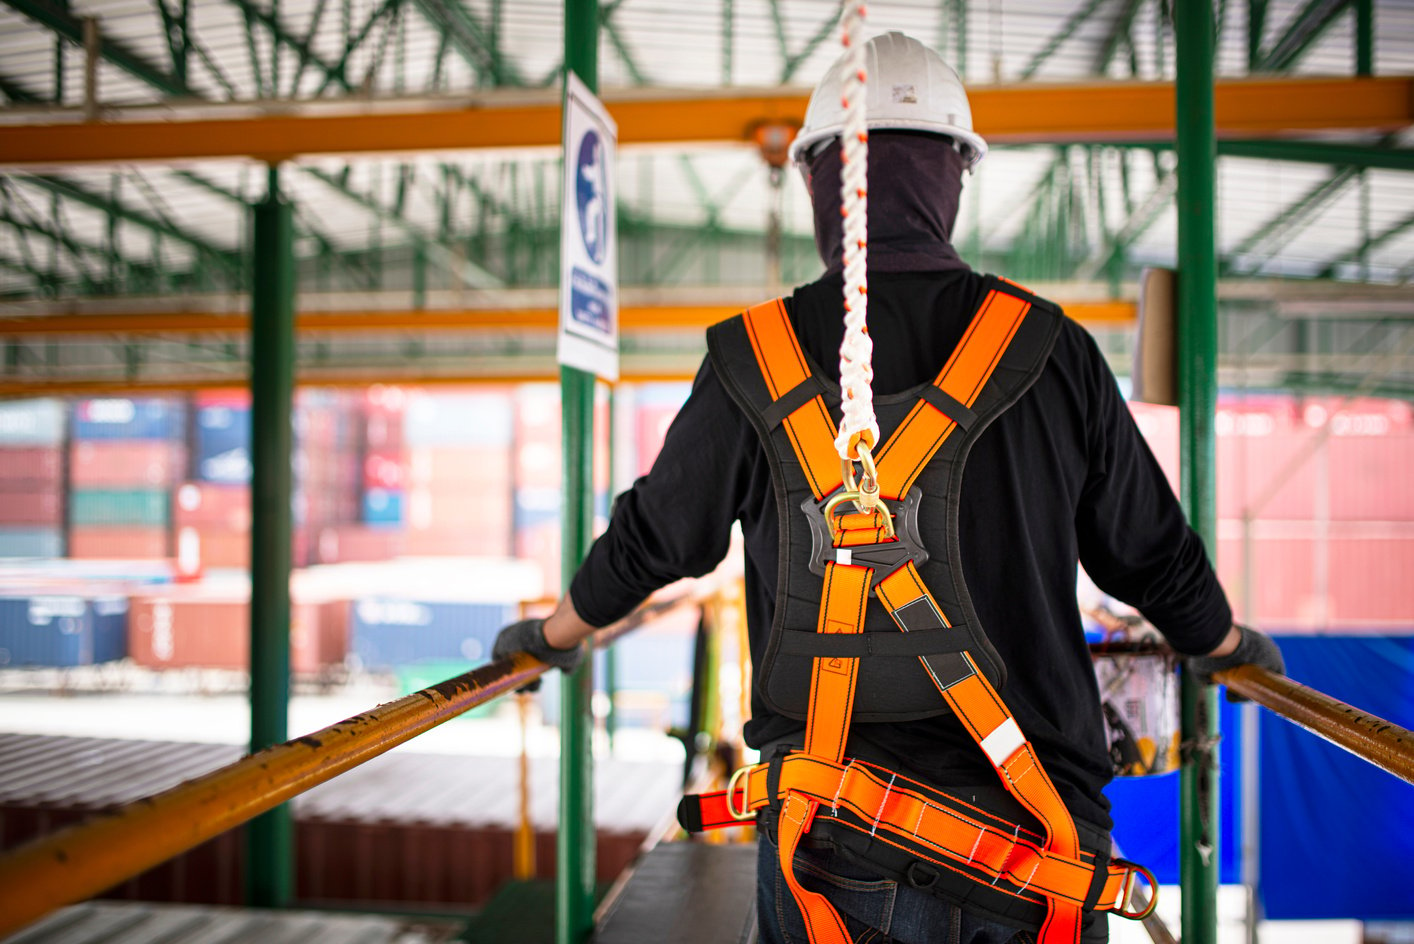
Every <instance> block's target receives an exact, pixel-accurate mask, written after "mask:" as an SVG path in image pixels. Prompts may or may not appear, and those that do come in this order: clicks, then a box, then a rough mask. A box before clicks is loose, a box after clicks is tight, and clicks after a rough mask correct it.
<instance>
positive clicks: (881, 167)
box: [810, 131, 968, 273]
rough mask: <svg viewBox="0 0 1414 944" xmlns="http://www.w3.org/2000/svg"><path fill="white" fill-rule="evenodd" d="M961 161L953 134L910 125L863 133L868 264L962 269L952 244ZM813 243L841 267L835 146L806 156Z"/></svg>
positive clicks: (884, 268)
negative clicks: (866, 147) (865, 143)
mask: <svg viewBox="0 0 1414 944" xmlns="http://www.w3.org/2000/svg"><path fill="white" fill-rule="evenodd" d="M964 166H965V165H964V160H963V157H962V155H961V154H959V153H958V151H957V149H956V148H954V147H953V143H952V140H951V139H949V138H944V137H941V136H939V135H936V134H927V133H924V132H915V131H874V132H870V134H869V184H870V186H869V268H870V269H872V270H875V271H879V272H939V271H945V270H948V269H966V268H968V266H967V263H965V262H963V261H962V259H961V258H959V257H958V254H957V251H956V250H954V249H953V247H952V231H953V223H954V222H955V221H956V220H957V207H958V201H959V200H960V199H961V198H962V171H963V167H964ZM810 191H811V193H810V197H811V202H812V203H813V204H814V208H815V248H816V249H818V250H819V252H820V258H821V259H822V260H823V261H824V263H825V269H826V271H827V272H828V273H837V272H839V271H841V270H842V269H843V268H844V257H843V250H842V248H841V245H840V243H841V240H842V238H843V220H842V218H841V217H840V149H839V145H838V143H837V142H831V143H830V144H829V145H826V146H825V147H823V148H822V149H821V150H820V151H819V152H818V153H817V154H816V155H815V156H814V157H813V158H812V159H811V161H810Z"/></svg>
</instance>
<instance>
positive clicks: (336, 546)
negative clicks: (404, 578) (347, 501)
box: [310, 524, 406, 564]
mask: <svg viewBox="0 0 1414 944" xmlns="http://www.w3.org/2000/svg"><path fill="white" fill-rule="evenodd" d="M312 533H313V534H314V542H313V546H312V547H311V548H310V554H311V561H310V562H311V563H318V564H342V563H347V562H357V561H385V560H391V559H393V558H394V557H399V556H401V555H402V554H403V553H405V551H404V546H405V541H406V537H405V532H404V531H402V530H401V529H398V528H389V527H377V526H374V527H369V526H367V525H361V524H344V525H334V526H330V527H323V528H319V529H318V530H316V531H314V532H312Z"/></svg>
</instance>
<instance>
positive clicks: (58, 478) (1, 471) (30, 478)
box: [0, 446, 64, 491]
mask: <svg viewBox="0 0 1414 944" xmlns="http://www.w3.org/2000/svg"><path fill="white" fill-rule="evenodd" d="M62 458H63V455H62V453H61V451H60V447H58V446H5V447H0V491H5V490H8V486H9V484H10V483H12V482H20V483H23V484H24V487H26V488H34V489H45V488H51V487H53V488H58V487H59V486H60V484H61V483H62V479H63V465H64V464H63V462H62Z"/></svg>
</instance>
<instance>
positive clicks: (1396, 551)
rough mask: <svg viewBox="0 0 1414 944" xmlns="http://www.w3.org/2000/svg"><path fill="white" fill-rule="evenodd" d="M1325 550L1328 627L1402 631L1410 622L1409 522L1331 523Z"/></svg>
mask: <svg viewBox="0 0 1414 944" xmlns="http://www.w3.org/2000/svg"><path fill="white" fill-rule="evenodd" d="M1329 549H1330V550H1329V554H1328V555H1327V558H1326V560H1327V562H1328V567H1329V577H1328V579H1327V581H1326V583H1327V586H1329V587H1330V594H1331V602H1330V625H1331V627H1332V628H1334V629H1336V630H1340V631H1348V630H1351V629H1366V630H1383V631H1385V632H1408V630H1409V627H1410V626H1414V591H1411V588H1410V581H1411V579H1414V525H1409V524H1397V525H1392V526H1391V525H1375V526H1367V525H1362V524H1359V523H1336V524H1333V525H1332V526H1331V528H1330V538H1329Z"/></svg>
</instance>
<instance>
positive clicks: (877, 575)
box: [800, 487, 928, 585]
mask: <svg viewBox="0 0 1414 944" xmlns="http://www.w3.org/2000/svg"><path fill="white" fill-rule="evenodd" d="M849 499H850V496H849V495H848V493H847V492H846V493H842V492H840V491H836V492H835V493H834V494H833V495H832V496H830V497H829V498H827V499H826V500H825V501H823V502H816V501H815V500H814V499H813V498H807V499H805V501H803V502H801V503H800V508H801V510H802V511H804V512H805V520H806V521H808V522H809V523H810V572H811V573H812V574H815V575H816V576H818V577H823V576H824V575H825V564H826V563H830V562H834V561H835V560H837V558H838V555H837V553H836V552H837V551H841V550H845V551H848V552H849V557H850V562H851V563H854V564H860V565H862V566H865V567H872V568H873V569H874V583H875V584H876V585H877V584H878V583H879V581H881V580H883V579H884V578H885V577H887V576H888V575H889V574H891V573H893V572H894V571H895V570H898V569H899V568H900V567H902V566H903V565H904V564H905V563H906V562H908V561H909V560H912V561H913V563H914V564H916V565H918V566H920V567H921V566H923V564H924V562H926V561H927V560H928V551H927V549H926V548H924V547H923V541H922V540H921V539H920V538H919V537H918V504H919V502H920V501H922V499H923V492H922V491H921V490H920V489H918V488H917V487H914V488H911V489H909V490H908V494H907V495H905V496H904V497H903V501H894V500H892V499H887V498H884V499H880V501H881V502H882V503H883V505H884V508H885V510H886V511H887V512H888V513H889V514H890V515H891V516H892V517H893V519H894V522H893V523H894V537H895V540H892V541H885V542H883V543H882V544H861V545H859V546H857V547H850V548H837V547H835V546H834V541H833V540H832V538H831V528H830V518H829V513H828V512H830V511H832V510H833V508H832V503H833V504H839V503H840V502H841V501H845V500H849Z"/></svg>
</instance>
